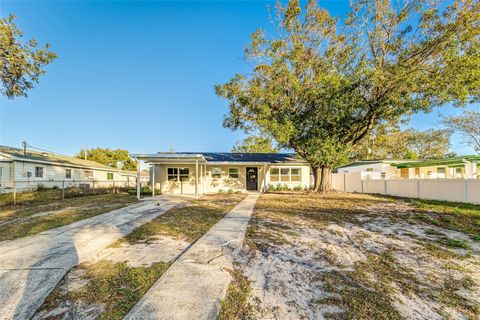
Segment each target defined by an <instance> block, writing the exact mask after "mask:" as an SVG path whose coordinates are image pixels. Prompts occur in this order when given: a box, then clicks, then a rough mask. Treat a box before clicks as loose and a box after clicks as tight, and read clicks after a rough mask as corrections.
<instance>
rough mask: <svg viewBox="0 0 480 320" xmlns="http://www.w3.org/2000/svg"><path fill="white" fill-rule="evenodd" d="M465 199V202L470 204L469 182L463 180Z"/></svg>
mask: <svg viewBox="0 0 480 320" xmlns="http://www.w3.org/2000/svg"><path fill="white" fill-rule="evenodd" d="M463 195H464V196H463V199H465V202H467V203H468V180H467V179H464V180H463Z"/></svg>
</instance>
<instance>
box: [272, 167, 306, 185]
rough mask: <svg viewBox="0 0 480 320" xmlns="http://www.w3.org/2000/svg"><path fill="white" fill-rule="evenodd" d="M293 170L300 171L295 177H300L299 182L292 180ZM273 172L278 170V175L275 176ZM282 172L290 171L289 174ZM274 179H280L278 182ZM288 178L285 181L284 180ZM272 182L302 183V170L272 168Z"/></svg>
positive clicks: (295, 168) (297, 168)
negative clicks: (273, 178)
mask: <svg viewBox="0 0 480 320" xmlns="http://www.w3.org/2000/svg"><path fill="white" fill-rule="evenodd" d="M292 169H293V170H298V174H294V175H293V176H296V177H299V180H298V181H293V180H292ZM272 170H278V174H273V173H272ZM282 170H284V171H285V170H288V173H282ZM272 176H273V177H278V180H276V181H274V180H272ZM284 177H286V179H285V180H282V178H284ZM270 182H278V183H301V182H302V168H299V167H272V168H270Z"/></svg>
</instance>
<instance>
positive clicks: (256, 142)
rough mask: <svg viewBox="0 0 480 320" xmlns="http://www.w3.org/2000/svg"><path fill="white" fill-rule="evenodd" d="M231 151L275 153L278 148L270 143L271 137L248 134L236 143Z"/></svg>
mask: <svg viewBox="0 0 480 320" xmlns="http://www.w3.org/2000/svg"><path fill="white" fill-rule="evenodd" d="M232 152H233V153H277V152H278V148H276V147H274V146H273V144H272V139H269V138H267V137H262V136H250V137H248V138H245V139H243V140H241V141H237V143H236V144H235V145H234V146H233V148H232Z"/></svg>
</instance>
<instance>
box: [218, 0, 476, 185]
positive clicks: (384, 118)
mask: <svg viewBox="0 0 480 320" xmlns="http://www.w3.org/2000/svg"><path fill="white" fill-rule="evenodd" d="M479 6H480V4H479V3H478V2H477V1H471V0H458V1H455V2H451V3H446V2H445V1H439V0H438V1H437V0H432V1H422V0H410V1H390V0H380V1H379V0H363V1H358V2H352V7H351V11H350V13H349V15H348V17H347V18H346V19H344V20H343V21H341V20H340V19H338V18H335V17H332V16H331V15H330V13H329V12H328V11H327V10H325V9H323V8H321V7H319V5H318V4H317V2H316V1H313V0H312V1H309V2H308V4H307V5H306V7H305V8H302V7H301V6H300V4H299V1H298V0H291V1H289V2H288V4H287V5H286V6H283V5H281V4H278V5H277V10H276V18H275V19H274V27H275V30H276V33H275V34H273V35H268V34H267V33H266V32H265V31H263V30H261V29H259V30H257V31H256V32H254V33H253V35H252V40H251V43H250V45H249V46H248V47H247V49H246V57H247V58H249V59H251V60H252V61H253V63H254V65H255V66H254V69H253V71H252V73H249V74H247V75H241V74H237V75H235V76H234V77H233V78H232V79H231V80H230V81H229V82H227V83H225V84H223V85H217V86H216V92H217V94H218V95H219V96H221V97H224V98H226V99H228V101H229V112H228V114H227V116H226V117H225V120H224V126H226V127H229V128H231V129H234V130H235V129H243V130H245V131H246V132H250V131H252V130H258V131H260V132H264V133H266V134H268V135H269V136H272V137H273V138H274V139H275V140H276V141H277V142H278V144H279V147H281V148H291V149H293V150H295V151H296V152H297V153H298V154H299V155H300V156H302V157H303V158H304V159H306V160H307V161H308V162H309V163H310V165H311V167H312V168H313V169H314V173H315V188H316V190H320V191H325V190H328V188H329V182H330V177H329V174H330V172H331V169H332V167H334V166H336V165H337V164H339V163H341V162H343V161H344V160H345V159H346V157H348V154H349V152H350V150H351V148H352V147H353V146H355V145H357V144H359V143H361V142H362V140H363V139H364V138H365V137H366V136H367V135H368V133H369V132H371V130H372V129H374V128H375V127H376V126H378V125H381V124H385V123H393V124H394V123H396V122H398V120H399V119H400V118H401V117H404V116H408V115H410V114H412V113H414V112H417V111H430V110H431V109H432V108H433V107H435V106H441V105H443V104H445V103H447V102H451V103H454V104H457V105H463V104H466V103H470V102H473V101H478V100H479V90H480V76H479V75H480V46H479V41H480V36H479V34H480V8H479Z"/></svg>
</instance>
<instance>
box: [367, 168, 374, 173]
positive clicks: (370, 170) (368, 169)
mask: <svg viewBox="0 0 480 320" xmlns="http://www.w3.org/2000/svg"><path fill="white" fill-rule="evenodd" d="M365 171H366V172H373V168H367V169H366V170H365Z"/></svg>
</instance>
